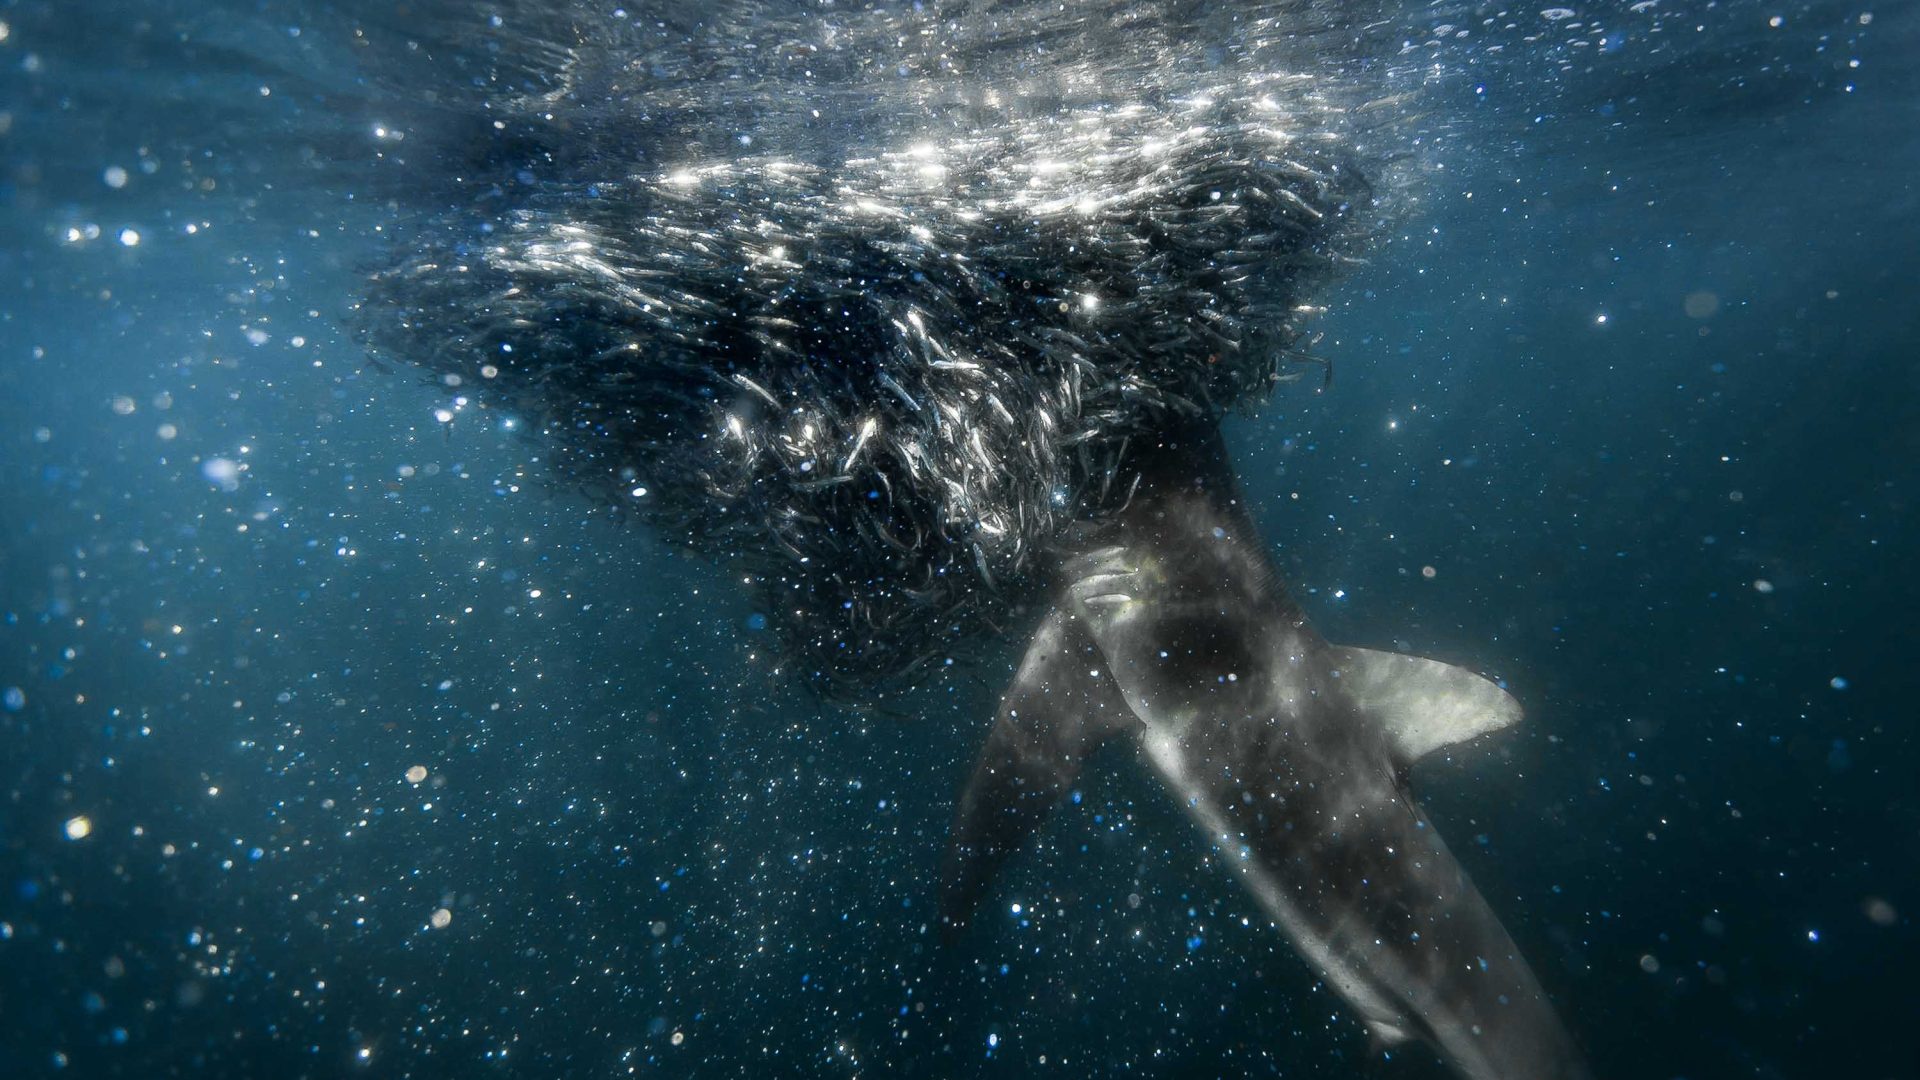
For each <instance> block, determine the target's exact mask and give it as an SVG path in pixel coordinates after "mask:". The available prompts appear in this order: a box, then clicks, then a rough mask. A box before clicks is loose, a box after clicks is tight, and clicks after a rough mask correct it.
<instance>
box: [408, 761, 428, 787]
mask: <svg viewBox="0 0 1920 1080" xmlns="http://www.w3.org/2000/svg"><path fill="white" fill-rule="evenodd" d="M426 778H427V767H426V766H425V765H415V766H413V767H412V768H410V769H408V770H407V783H409V784H418V783H421V782H423V781H425V780H426Z"/></svg>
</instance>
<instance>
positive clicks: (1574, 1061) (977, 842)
mask: <svg viewBox="0 0 1920 1080" xmlns="http://www.w3.org/2000/svg"><path fill="white" fill-rule="evenodd" d="M1061 578H1062V586H1061V588H1060V591H1059V594H1058V595H1059V600H1058V603H1057V604H1056V606H1055V607H1054V608H1053V609H1052V610H1051V611H1050V612H1049V613H1048V614H1047V616H1046V617H1045V619H1044V621H1043V623H1042V625H1041V627H1040V629H1039V632H1038V633H1037V634H1036V635H1035V637H1034V639H1033V642H1032V644H1031V645H1030V647H1029V649H1028V651H1027V654H1026V657H1025V659H1024V661H1023V663H1022V664H1021V667H1020V669H1019V672H1018V674H1017V675H1016V677H1015V679H1014V682H1013V684H1012V686H1011V687H1010V688H1009V690H1008V692H1007V695H1006V697H1005V699H1004V700H1003V702H1002V706H1001V710H1000V714H999V718H998V721H997V723H996V724H995V727H994V730H993V733H992V735H991V736H990V737H989V740H988V744H987V747H986V750H985V751H984V753H983V754H982V757H981V760H980V763H979V765H978V766H977V767H976V769H975V771H974V774H973V778H972V780H971V782H970V784H969V785H968V788H967V790H966V792H965V793H964V794H963V796H962V799H961V807H960V811H959V814H958V817H957V820H956V825H955V831H954V837H953V845H952V850H951V852H950V856H949V860H948V865H947V872H946V889H947V892H946V896H945V898H944V899H945V905H946V909H947V912H948V914H949V917H950V919H951V920H952V922H953V923H954V924H955V925H959V924H963V923H964V922H965V920H966V918H967V915H968V914H969V913H970V911H971V910H972V909H973V907H974V906H976V905H977V904H978V902H979V900H980V898H981V897H982V896H983V894H984V892H985V890H986V888H987V887H988V885H989V882H990V879H991V875H992V873H993V871H994V869H995V868H996V867H997V866H998V865H999V864H1000V863H1001V862H1002V861H1004V860H1005V859H1006V858H1007V857H1008V856H1009V855H1010V854H1011V853H1012V852H1013V851H1014V850H1015V848H1016V847H1017V845H1018V844H1019V843H1020V842H1021V841H1022V840H1023V839H1024V838H1025V837H1026V836H1027V834H1028V833H1030V832H1031V831H1032V829H1033V828H1034V827H1035V826H1036V825H1037V824H1038V823H1039V822H1040V821H1041V820H1043V818H1044V816H1045V814H1046V813H1047V811H1048V810H1050V809H1051V807H1052V806H1053V805H1054V803H1055V801H1056V799H1057V797H1058V796H1059V795H1060V794H1061V793H1062V792H1064V791H1065V790H1066V789H1067V788H1068V787H1069V786H1070V785H1071V784H1072V783H1073V781H1074V779H1075V778H1076V777H1077V776H1078V773H1079V770H1080V767H1081V763H1082V761H1083V760H1084V759H1085V757H1086V755H1087V754H1088V753H1089V752H1090V751H1091V750H1092V749H1094V748H1095V747H1096V746H1097V745H1098V744H1099V743H1101V742H1102V741H1104V740H1106V739H1108V738H1111V737H1116V736H1129V737H1131V738H1132V739H1133V740H1134V741H1136V742H1137V744H1138V745H1139V747H1140V749H1141V756H1142V757H1143V759H1144V760H1145V761H1146V762H1147V764H1148V765H1149V766H1150V768H1151V769H1152V771H1153V772H1154V773H1156V774H1157V775H1158V776H1159V777H1160V779H1161V780H1162V782H1163V783H1164V784H1165V785H1166V787H1167V789H1168V790H1169V792H1170V793H1171V794H1172V795H1173V796H1174V797H1175V798H1176V799H1177V800H1178V801H1179V803H1180V805H1181V806H1182V807H1184V808H1185V809H1186V811H1187V812H1188V814H1189V816H1190V817H1191V818H1192V819H1193V820H1194V822H1195V823H1196V824H1197V825H1199V826H1200V828H1201V829H1202V830H1203V831H1204V832H1205V834H1206V835H1207V837H1208V838H1209V839H1210V840H1211V841H1212V843H1213V844H1214V845H1215V846H1216V847H1217V848H1218V849H1219V850H1220V852H1221V853H1222V855H1223V857H1224V860H1225V862H1226V863H1227V864H1228V865H1230V866H1232V867H1233V868H1234V870H1235V872H1236V873H1237V875H1238V876H1239V877H1240V879H1241V881H1242V883H1243V884H1244V885H1245V886H1246V887H1247V888H1248V890H1249V891H1250V892H1251V893H1252V895H1253V897H1254V898H1255V900H1256V901H1257V902H1258V903H1259V904H1260V906H1261V908H1262V910H1263V911H1264V912H1266V914H1267V915H1268V917H1270V918H1271V919H1272V920H1273V921H1274V923H1275V924H1276V925H1277V926H1279V927H1280V929H1281V930H1282V931H1283V932H1284V933H1285V934H1286V935H1287V937H1288V938H1289V939H1290V940H1291V942H1292V943H1293V945H1294V947H1295V948H1296V949H1297V950H1298V951H1299V952H1300V953H1301V955H1302V956H1303V957H1305V959H1306V960H1307V961H1308V962H1309V963H1310V964H1312V965H1313V967H1314V968H1315V970H1316V971H1317V972H1319V974H1320V975H1321V976H1322V978H1324V979H1325V980H1326V982H1327V984H1328V985H1329V986H1331V987H1332V988H1333V989H1334V990H1335V991H1337V992H1338V993H1339V994H1340V995H1341V997H1342V998H1344V999H1345V1000H1346V1001H1347V1002H1348V1003H1349V1004H1350V1005H1351V1006H1352V1007H1353V1009H1354V1010H1355V1011H1356V1012H1357V1013H1358V1014H1359V1016H1360V1018H1361V1020H1362V1021H1363V1022H1364V1023H1365V1025H1366V1026H1367V1028H1368V1029H1369V1031H1370V1032H1371V1033H1372V1034H1373V1036H1374V1038H1375V1040H1376V1042H1377V1044H1379V1045H1382V1046H1393V1045H1396V1044H1399V1043H1402V1042H1405V1041H1407V1040H1410V1039H1418V1040H1422V1041H1424V1042H1426V1043H1428V1044H1429V1045H1431V1046H1432V1047H1433V1048H1434V1049H1435V1050H1436V1051H1437V1052H1438V1053H1439V1054H1440V1056H1441V1057H1442V1058H1443V1059H1444V1060H1445V1061H1446V1062H1447V1063H1448V1064H1449V1065H1450V1066H1451V1067H1452V1068H1453V1069H1454V1070H1455V1071H1456V1072H1457V1073H1458V1074H1459V1075H1461V1076H1464V1077H1469V1078H1472V1080H1561V1078H1569V1080H1570V1078H1574V1077H1584V1076H1585V1075H1587V1074H1586V1072H1585V1069H1584V1066H1583V1065H1582V1064H1581V1063H1580V1058H1579V1055H1578V1052H1577V1051H1576V1050H1575V1048H1574V1046H1573V1043H1572V1042H1571V1040H1570V1039H1569V1038H1568V1036H1567V1034H1566V1032H1565V1030H1564V1029H1563V1028H1562V1026H1561V1024H1560V1022H1559V1020H1558V1019H1557V1017H1556V1016H1555V1015H1554V1012H1553V1010H1552V1007H1551V1006H1550V1005H1549V1003H1548V1001H1547V999H1546V996H1545V994H1544V992H1543V991H1542V990H1541V988H1540V985H1539V983H1538V982H1537V981H1536V980H1535V978H1534V975H1533V973H1532V971H1531V970H1529V968H1528V967H1527V964H1526V961H1525V960H1524V959H1523V958H1522V957H1521V956H1520V953H1519V950H1518V948H1517V947H1516V946H1515V944H1514V942H1513V940H1512V938H1511V937H1509V936H1508V934H1507V932H1506V930H1505V929H1504V928H1503V927H1502V926H1501V924H1500V922H1499V920H1498V919H1497V918H1496V917H1495V916H1494V914H1493V912H1492V910H1491V909H1490V908H1489V907H1488V906H1487V904H1486V901H1485V900H1484V899H1483V898H1482V897H1481V895H1480V893H1479V891H1478V890H1477V889H1475V888H1474V886H1473V883H1472V882H1471V881H1470V880H1468V878H1467V876H1466V873H1465V872H1464V871H1463V870H1462V868H1461V867H1460V865H1459V864H1458V863H1457V862H1456V861H1455V860H1454V858H1453V856H1452V855H1451V854H1450V853H1449V852H1448V850H1447V848H1446V845H1445V844H1444V843H1443V842H1442V841H1441V839H1440V836H1439V834H1438V833H1437V831H1436V830H1435V829H1434V828H1433V827H1432V825H1431V824H1430V823H1429V822H1428V821H1427V820H1426V818H1425V816H1424V815H1423V814H1422V813H1421V811H1420V808H1419V806H1418V805H1417V804H1416V803H1415V802H1414V801H1413V799H1412V798H1411V797H1410V795H1409V793H1408V791H1407V788H1406V782H1405V777H1406V768H1407V766H1408V765H1409V764H1410V763H1411V762H1412V761H1413V760H1414V759H1416V758H1418V757H1419V756H1421V755H1422V754H1424V753H1426V752H1427V751H1429V750H1431V749H1433V748H1435V747H1437V746H1441V745H1445V744H1448V743H1452V742H1457V741H1459V740H1462V739H1466V738H1471V737H1473V736H1475V735H1478V734H1482V733H1484V732H1487V731H1491V730H1494V729H1496V728H1500V727H1504V726H1506V725H1508V724H1511V723H1513V722H1515V721H1517V720H1518V719H1519V715H1520V712H1519V706H1518V705H1517V703H1515V702H1514V701H1513V699H1512V698H1511V697H1509V696H1508V695H1507V694H1506V693H1505V692H1504V691H1502V690H1501V689H1499V688H1498V687H1497V686H1495V685H1494V684H1492V683H1491V682H1488V681H1487V680H1485V679H1482V678H1480V677H1478V676H1476V675H1473V674H1471V673H1468V672H1466V671H1463V670H1460V669H1458V668H1452V667H1449V666H1447V665H1444V664H1440V663H1438V662H1435V661H1431V660H1424V659H1419V658H1415V657H1407V656H1399V655H1396V654H1392V653H1382V652H1374V651H1371V650H1365V649H1350V648H1341V647H1338V646H1334V645H1330V644H1328V643H1327V642H1326V641H1324V640H1323V639H1321V638H1320V637H1319V635H1318V634H1316V633H1315V632H1314V630H1313V629H1312V627H1311V626H1309V625H1308V623H1307V621H1306V619H1305V617H1304V615H1303V614H1302V613H1301V612H1300V610H1299V608H1298V607H1297V606H1296V605H1295V604H1294V603H1293V602H1292V601H1291V600H1290V599H1289V598H1288V597H1287V595H1286V593H1285V591H1284V589H1282V587H1281V586H1280V585H1279V583H1278V580H1277V578H1276V576H1275V574H1274V573H1273V569H1272V566H1271V562H1270V559H1269V557H1268V555H1267V552H1266V548H1265V547H1264V545H1263V544H1261V542H1260V541H1259V539H1258V537H1257V535H1256V532H1255V530H1254V527H1253V524H1252V521H1251V519H1250V518H1249V517H1248V515H1247V514H1246V512H1245V510H1244V508H1243V506H1242V504H1241V501H1240V499H1239V497H1238V494H1237V492H1236V491H1235V486H1234V484H1233V480H1232V474H1231V472H1230V471H1229V470H1228V469H1227V467H1226V461H1225V457H1224V452H1223V450H1222V448H1221V446H1220V442H1219V437H1218V435H1217V433H1216V432H1214V431H1212V430H1211V429H1206V430H1199V431H1195V432H1192V433H1188V434H1185V435H1180V436H1173V437H1170V438H1169V439H1168V440H1167V441H1166V443H1165V444H1164V445H1163V446H1162V447H1161V448H1160V450H1159V457H1158V462H1157V464H1156V465H1154V466H1152V467H1149V468H1147V469H1146V470H1144V471H1143V473H1142V481H1141V483H1140V485H1139V487H1138V489H1137V490H1136V491H1135V494H1134V498H1133V499H1132V501H1131V502H1130V503H1129V505H1128V507H1127V509H1126V510H1125V511H1124V512H1123V513H1122V514H1121V515H1119V517H1118V519H1117V521H1116V522H1115V524H1114V527H1113V528H1112V529H1111V530H1110V531H1109V532H1108V533H1106V534H1103V535H1101V536H1100V537H1098V538H1094V539H1091V540H1089V542H1088V543H1087V544H1086V545H1085V546H1084V547H1082V548H1081V549H1080V550H1078V551H1076V552H1073V553H1069V554H1068V555H1066V556H1065V557H1064V558H1063V560H1062V563H1061Z"/></svg>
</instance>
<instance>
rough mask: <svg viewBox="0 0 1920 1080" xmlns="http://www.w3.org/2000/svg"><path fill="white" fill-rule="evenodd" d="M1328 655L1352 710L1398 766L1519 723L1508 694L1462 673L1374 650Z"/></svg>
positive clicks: (1333, 650)
mask: <svg viewBox="0 0 1920 1080" xmlns="http://www.w3.org/2000/svg"><path fill="white" fill-rule="evenodd" d="M1330 651H1331V653H1332V654H1333V660H1334V663H1333V667H1334V670H1335V671H1336V672H1337V673H1338V674H1339V676H1340V681H1341V683H1342V684H1343V685H1345V687H1346V689H1347V693H1348V694H1349V695H1350V696H1351V697H1352V698H1353V702H1354V704H1355V705H1358V706H1359V707H1360V709H1361V711H1362V712H1364V713H1365V714H1366V715H1368V716H1370V717H1372V718H1373V719H1374V721H1376V722H1377V723H1378V724H1379V725H1380V726H1381V728H1382V729H1384V730H1385V731H1386V733H1387V737H1388V739H1389V740H1391V741H1392V743H1393V749H1394V753H1395V755H1396V756H1397V757H1398V758H1399V759H1400V762H1401V764H1403V765H1409V764H1412V763H1413V762H1415V761H1418V760H1419V759H1420V758H1421V757H1423V756H1425V755H1426V754H1427V753H1428V752H1430V751H1433V750H1437V749H1439V748H1440V747H1442V746H1448V745H1451V744H1453V743H1457V742H1465V741H1466V740H1468V739H1471V738H1474V737H1475V736H1479V735H1485V734H1486V733H1487V732H1489V731H1498V730H1500V729H1501V728H1503V727H1508V726H1510V725H1512V724H1515V723H1517V722H1519V720H1520V703H1519V702H1518V701H1515V700H1514V699H1513V695H1512V694H1509V693H1507V692H1506V691H1505V690H1502V689H1500V687H1498V686H1496V685H1494V683H1493V681H1492V680H1490V679H1486V678H1482V677H1481V676H1479V675H1475V674H1474V673H1473V672H1471V671H1468V670H1467V669H1465V668H1459V667H1454V666H1453V665H1452V664H1443V663H1441V662H1440V661H1438V660H1428V659H1426V658H1425V657H1420V656H1407V655H1406V654H1404V653H1393V652H1382V651H1380V650H1378V649H1356V648H1351V647H1342V646H1330Z"/></svg>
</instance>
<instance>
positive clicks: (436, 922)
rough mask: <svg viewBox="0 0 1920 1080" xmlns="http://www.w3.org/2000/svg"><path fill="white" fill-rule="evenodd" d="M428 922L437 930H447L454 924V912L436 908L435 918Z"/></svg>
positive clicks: (434, 911) (434, 910)
mask: <svg viewBox="0 0 1920 1080" xmlns="http://www.w3.org/2000/svg"><path fill="white" fill-rule="evenodd" d="M427 921H428V922H430V923H432V924H433V928H434V929H435V930H445V929H446V928H447V925H448V924H449V923H451V922H453V912H451V911H448V910H447V909H446V908H434V909H433V916H432V917H431V918H429V919H428V920H427Z"/></svg>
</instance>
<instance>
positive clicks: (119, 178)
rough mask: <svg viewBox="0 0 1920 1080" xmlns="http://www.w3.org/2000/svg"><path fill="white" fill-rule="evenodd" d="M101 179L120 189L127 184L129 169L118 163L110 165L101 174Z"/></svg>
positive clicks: (113, 187) (109, 185)
mask: <svg viewBox="0 0 1920 1080" xmlns="http://www.w3.org/2000/svg"><path fill="white" fill-rule="evenodd" d="M100 179H101V180H102V181H103V182H105V183H106V185H107V186H108V187H110V188H112V189H114V190H115V191H118V190H120V189H121V188H123V187H126V186H127V170H125V169H123V168H121V167H120V166H118V165H109V166H107V169H106V171H105V172H103V173H101V174H100Z"/></svg>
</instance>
